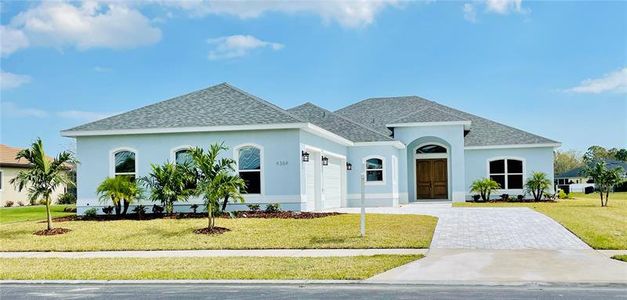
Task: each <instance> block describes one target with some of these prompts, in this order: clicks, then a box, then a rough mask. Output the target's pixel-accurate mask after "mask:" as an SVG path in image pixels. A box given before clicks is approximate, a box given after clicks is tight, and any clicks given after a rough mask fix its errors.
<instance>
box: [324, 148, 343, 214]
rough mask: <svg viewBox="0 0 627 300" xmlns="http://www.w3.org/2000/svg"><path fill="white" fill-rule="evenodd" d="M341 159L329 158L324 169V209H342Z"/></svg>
mask: <svg viewBox="0 0 627 300" xmlns="http://www.w3.org/2000/svg"><path fill="white" fill-rule="evenodd" d="M341 162H342V161H341V160H340V159H334V158H329V164H328V165H327V166H324V167H323V174H322V176H323V193H324V203H323V207H324V208H334V207H340V206H341V203H342V165H341Z"/></svg>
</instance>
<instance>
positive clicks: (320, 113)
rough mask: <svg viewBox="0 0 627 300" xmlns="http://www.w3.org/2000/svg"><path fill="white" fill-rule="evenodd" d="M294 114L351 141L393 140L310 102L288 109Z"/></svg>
mask: <svg viewBox="0 0 627 300" xmlns="http://www.w3.org/2000/svg"><path fill="white" fill-rule="evenodd" d="M287 111H289V112H291V113H292V114H294V115H297V116H299V117H300V118H301V119H303V120H306V121H308V122H310V123H312V124H314V125H316V126H318V127H321V128H323V129H326V130H328V131H331V132H333V133H335V134H337V135H339V136H341V137H343V138H345V139H348V140H351V141H353V142H377V141H393V139H392V138H390V137H389V136H386V135H385V134H382V133H380V132H377V131H375V130H373V129H370V128H368V127H366V126H364V125H361V124H358V123H356V122H355V121H352V120H349V119H347V118H345V117H342V116H340V115H338V114H335V113H333V112H331V111H328V110H326V109H324V108H321V107H319V106H316V105H314V104H312V103H309V102H307V103H305V104H303V105H299V106H296V107H293V108H290V109H288V110H287Z"/></svg>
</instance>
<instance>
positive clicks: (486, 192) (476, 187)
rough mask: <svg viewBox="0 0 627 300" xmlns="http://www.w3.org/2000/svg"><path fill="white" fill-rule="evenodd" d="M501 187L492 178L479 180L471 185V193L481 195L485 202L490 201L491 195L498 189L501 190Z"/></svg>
mask: <svg viewBox="0 0 627 300" xmlns="http://www.w3.org/2000/svg"><path fill="white" fill-rule="evenodd" d="M500 188H501V185H499V183H498V182H496V181H494V180H492V179H491V178H483V179H477V180H475V181H473V182H472V185H470V191H471V192H473V193H479V195H481V199H482V200H483V201H488V200H490V194H492V192H494V191H495V190H497V189H500Z"/></svg>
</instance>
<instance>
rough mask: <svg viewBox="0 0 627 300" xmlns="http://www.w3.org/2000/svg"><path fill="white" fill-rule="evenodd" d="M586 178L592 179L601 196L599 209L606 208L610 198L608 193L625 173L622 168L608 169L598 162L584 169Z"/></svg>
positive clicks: (602, 162)
mask: <svg viewBox="0 0 627 300" xmlns="http://www.w3.org/2000/svg"><path fill="white" fill-rule="evenodd" d="M584 173H585V174H586V175H587V176H590V177H592V180H594V185H595V186H596V188H597V190H598V191H599V194H600V196H601V207H604V206H607V201H608V200H609V197H610V191H611V190H612V188H613V187H614V185H616V184H617V183H619V182H620V181H621V180H622V176H621V175H622V174H624V173H625V170H623V168H622V167H617V168H608V167H607V165H606V164H605V162H604V161H598V162H595V163H592V164H590V165H588V166H587V167H586V168H585V169H584ZM603 193H605V201H603Z"/></svg>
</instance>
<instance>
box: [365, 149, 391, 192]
mask: <svg viewBox="0 0 627 300" xmlns="http://www.w3.org/2000/svg"><path fill="white" fill-rule="evenodd" d="M370 159H379V160H381V169H368V160H370ZM362 166H363V168H364V170H363V174H364V179H365V185H385V183H386V177H387V176H385V166H386V161H385V157H383V156H381V155H369V156H366V157H364V158H363V159H362ZM368 171H381V180H376V181H368Z"/></svg>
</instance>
